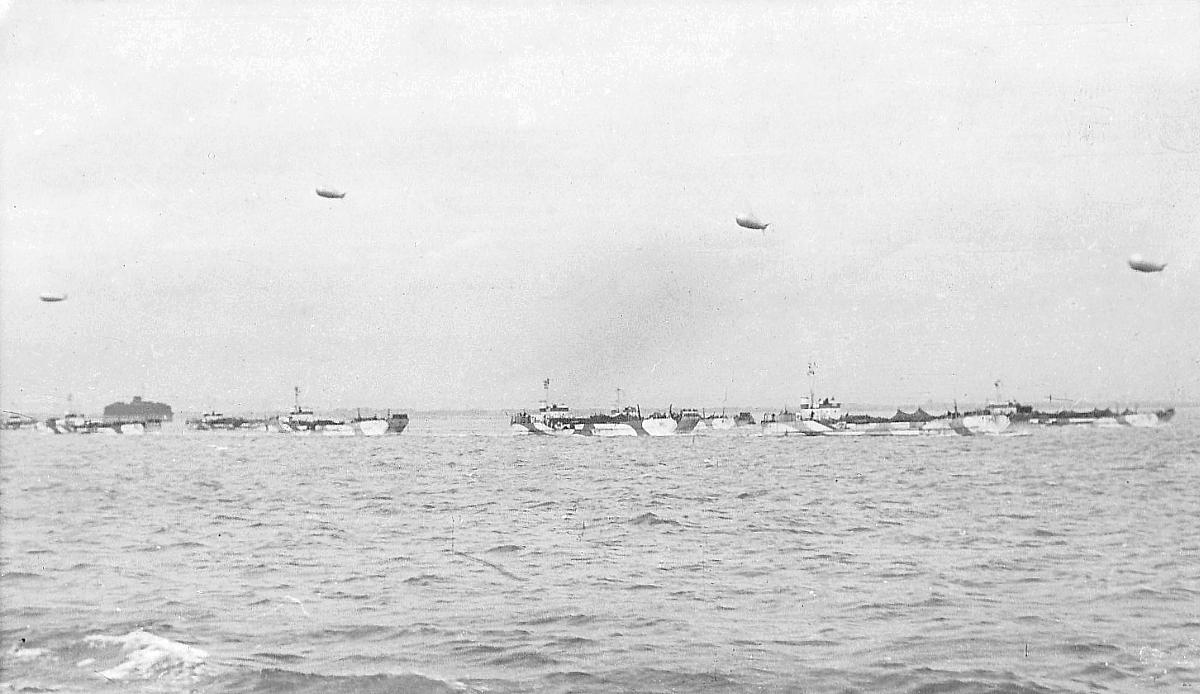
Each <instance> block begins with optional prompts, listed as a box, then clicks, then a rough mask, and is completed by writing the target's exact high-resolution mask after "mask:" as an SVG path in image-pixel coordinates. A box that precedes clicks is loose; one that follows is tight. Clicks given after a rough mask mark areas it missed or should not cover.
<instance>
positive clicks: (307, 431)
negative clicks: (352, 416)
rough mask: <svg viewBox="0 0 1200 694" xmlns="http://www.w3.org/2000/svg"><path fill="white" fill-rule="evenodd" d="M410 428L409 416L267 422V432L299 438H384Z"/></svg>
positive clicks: (277, 420) (279, 419)
mask: <svg viewBox="0 0 1200 694" xmlns="http://www.w3.org/2000/svg"><path fill="white" fill-rule="evenodd" d="M407 427H408V417H407V416H395V417H390V418H388V419H359V420H352V421H349V422H330V421H317V422H312V421H304V420H300V421H296V420H292V419H290V418H288V417H274V418H272V419H270V420H268V421H267V424H266V429H267V431H270V432H273V433H277V434H292V435H297V436H384V435H388V434H399V433H401V432H403V431H404V430H405V429H406V428H407Z"/></svg>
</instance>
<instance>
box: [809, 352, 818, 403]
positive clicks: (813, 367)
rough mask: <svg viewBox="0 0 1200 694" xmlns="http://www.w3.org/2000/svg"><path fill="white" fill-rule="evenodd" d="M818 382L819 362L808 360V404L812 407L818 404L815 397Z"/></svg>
mask: <svg viewBox="0 0 1200 694" xmlns="http://www.w3.org/2000/svg"><path fill="white" fill-rule="evenodd" d="M816 383H817V363H816V362H812V361H810V362H808V406H809V407H810V408H815V407H816V406H817V401H816V400H815V399H814V393H815V391H816Z"/></svg>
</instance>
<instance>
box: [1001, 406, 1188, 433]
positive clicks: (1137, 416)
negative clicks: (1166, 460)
mask: <svg viewBox="0 0 1200 694" xmlns="http://www.w3.org/2000/svg"><path fill="white" fill-rule="evenodd" d="M981 412H983V413H989V414H1003V415H1006V416H1008V417H1009V418H1011V419H1012V421H1013V422H1014V423H1015V424H1017V425H1025V426H1050V427H1074V426H1089V427H1120V426H1127V427H1138V428H1148V427H1156V426H1160V425H1163V424H1167V423H1169V422H1170V421H1171V419H1172V418H1173V417H1174V416H1175V408H1174V407H1168V408H1164V409H1154V410H1151V409H1130V408H1126V409H1123V410H1114V409H1111V408H1104V409H1099V408H1093V409H1091V410H1074V409H1067V410H1059V411H1057V412H1043V411H1041V410H1036V409H1034V408H1033V406H1031V405H1023V404H1021V403H1019V402H1017V401H1015V400H1009V401H1007V402H1004V403H988V404H987V405H986V406H985V407H984V408H983V409H982V410H981Z"/></svg>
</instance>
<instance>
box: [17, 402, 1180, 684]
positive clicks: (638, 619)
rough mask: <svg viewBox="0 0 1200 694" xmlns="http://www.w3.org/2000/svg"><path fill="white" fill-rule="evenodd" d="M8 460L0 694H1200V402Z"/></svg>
mask: <svg viewBox="0 0 1200 694" xmlns="http://www.w3.org/2000/svg"><path fill="white" fill-rule="evenodd" d="M506 425H507V422H506V420H505V419H504V418H503V416H502V414H500V413H494V414H491V415H484V414H481V413H476V414H474V415H470V416H453V415H448V414H437V415H427V416H426V415H414V418H413V424H412V427H411V429H410V430H409V431H407V432H405V433H404V434H402V435H401V436H397V437H385V438H375V439H367V438H346V439H342V438H310V437H289V436H285V435H266V434H260V435H245V434H221V433H216V432H195V433H182V432H181V433H175V434H173V433H170V432H165V433H162V434H159V435H147V436H140V437H132V436H131V437H123V436H113V437H101V436H51V435H38V434H34V433H28V432H21V431H17V432H6V433H4V434H3V436H2V438H0V452H2V455H3V459H2V465H0V510H2V517H0V521H2V525H0V541H2V542H0V559H2V566H0V599H2V605H0V617H2V624H0V690H4V691H24V690H28V691H46V690H53V691H66V692H110V691H111V692H174V691H197V692H285V691H302V692H303V691H308V692H363V691H365V692H398V691H400V692H495V693H503V692H743V691H758V692H772V691H804V692H860V691H861V692H1087V691H1097V690H1109V691H1143V690H1146V691H1148V690H1157V691H1181V690H1183V691H1186V690H1188V688H1189V687H1195V688H1196V689H1200V412H1197V411H1195V410H1184V411H1182V412H1181V413H1180V414H1179V415H1177V417H1176V419H1175V421H1174V422H1172V423H1171V424H1170V425H1169V426H1166V427H1162V428H1157V429H1128V428H1120V429H1056V430H1045V431H1039V432H1037V433H1035V434H1034V435H1032V436H1026V437H949V438H924V437H914V438H907V437H906V438H865V437H863V438H840V439H825V438H795V437H789V438H769V437H754V436H716V435H712V436H687V437H674V438H663V439H649V438H637V439H607V440H606V439H592V438H584V437H578V438H574V437H572V438H566V439H559V438H542V437H528V436H527V437H514V436H509V435H508V434H507V432H506Z"/></svg>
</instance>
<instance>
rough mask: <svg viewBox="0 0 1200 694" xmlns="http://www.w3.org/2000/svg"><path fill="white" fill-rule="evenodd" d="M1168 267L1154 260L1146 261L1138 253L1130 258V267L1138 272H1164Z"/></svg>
mask: <svg viewBox="0 0 1200 694" xmlns="http://www.w3.org/2000/svg"><path fill="white" fill-rule="evenodd" d="M1166 266H1167V264H1166V263H1156V262H1154V261H1153V260H1146V259H1145V258H1143V257H1142V256H1141V255H1139V254H1137V253H1135V254H1133V255H1131V256H1129V267H1131V268H1133V269H1134V270H1137V271H1138V272H1162V271H1163V268H1165V267H1166Z"/></svg>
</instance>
